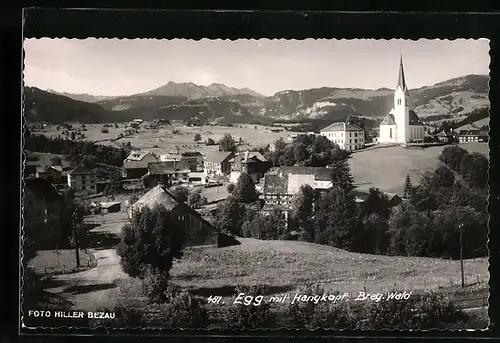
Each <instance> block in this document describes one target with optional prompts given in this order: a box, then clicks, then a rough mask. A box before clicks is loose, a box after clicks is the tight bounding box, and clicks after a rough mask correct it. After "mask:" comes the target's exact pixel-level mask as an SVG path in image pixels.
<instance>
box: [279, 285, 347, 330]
mask: <svg viewBox="0 0 500 343" xmlns="http://www.w3.org/2000/svg"><path fill="white" fill-rule="evenodd" d="M299 294H304V295H311V296H315V295H323V294H325V292H324V290H323V289H322V288H321V287H320V286H312V285H308V286H306V287H304V288H303V289H302V290H301V291H300V292H299ZM288 314H289V317H290V320H291V324H292V326H293V327H298V328H308V329H315V328H325V329H326V328H328V329H348V328H355V326H356V323H357V320H356V318H355V317H354V315H353V313H352V310H351V309H350V308H348V307H347V306H346V305H345V304H340V303H333V302H332V301H326V302H319V303H317V304H315V303H314V302H312V301H309V302H295V303H293V304H290V306H289V308H288Z"/></svg>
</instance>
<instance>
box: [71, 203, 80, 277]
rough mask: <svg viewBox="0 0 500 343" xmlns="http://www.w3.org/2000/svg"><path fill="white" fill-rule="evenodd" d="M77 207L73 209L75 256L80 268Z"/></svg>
mask: <svg viewBox="0 0 500 343" xmlns="http://www.w3.org/2000/svg"><path fill="white" fill-rule="evenodd" d="M77 215H78V213H77V209H76V208H75V210H74V211H73V223H72V224H73V239H74V241H75V242H74V244H75V257H76V268H80V247H79V244H78V232H77V228H76V227H77V222H76V220H77Z"/></svg>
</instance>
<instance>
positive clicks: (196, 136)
mask: <svg viewBox="0 0 500 343" xmlns="http://www.w3.org/2000/svg"><path fill="white" fill-rule="evenodd" d="M194 141H195V142H197V143H198V142H199V141H201V135H200V134H199V133H197V134H196V135H194Z"/></svg>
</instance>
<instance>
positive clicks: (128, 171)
mask: <svg viewBox="0 0 500 343" xmlns="http://www.w3.org/2000/svg"><path fill="white" fill-rule="evenodd" d="M150 162H158V158H157V157H156V156H155V155H154V154H152V153H150V152H148V151H132V152H131V153H130V154H129V155H128V156H127V158H126V159H125V160H124V161H123V169H124V175H123V177H125V178H127V179H138V178H140V177H142V176H143V175H145V174H146V173H147V172H148V163H150Z"/></svg>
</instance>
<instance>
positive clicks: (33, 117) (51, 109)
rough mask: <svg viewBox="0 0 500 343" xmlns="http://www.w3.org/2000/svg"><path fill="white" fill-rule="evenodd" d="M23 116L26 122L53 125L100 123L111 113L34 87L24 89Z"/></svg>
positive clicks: (90, 104) (105, 120)
mask: <svg viewBox="0 0 500 343" xmlns="http://www.w3.org/2000/svg"><path fill="white" fill-rule="evenodd" d="M24 114H25V118H26V120H27V121H45V122H49V123H53V124H62V123H64V122H74V121H82V122H84V123H102V122H107V121H111V119H112V117H111V116H110V114H111V113H110V112H109V111H106V110H105V109H104V108H102V107H101V106H99V105H97V104H93V103H88V102H84V101H78V100H73V99H71V98H69V97H66V96H63V95H57V94H53V93H50V92H46V91H42V90H40V89H38V88H36V87H25V88H24Z"/></svg>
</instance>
